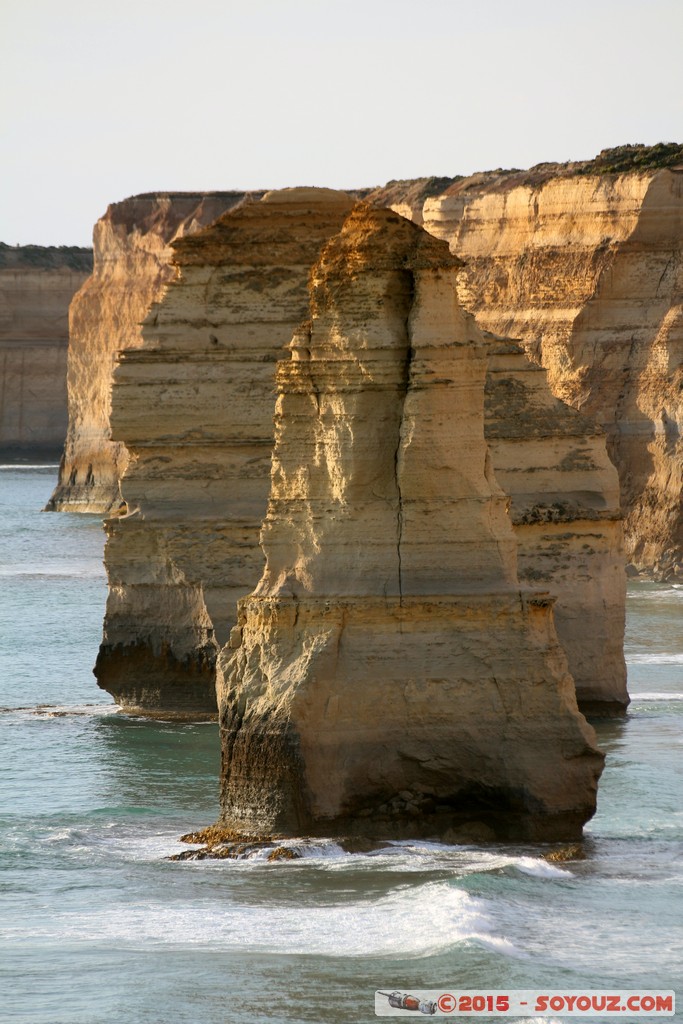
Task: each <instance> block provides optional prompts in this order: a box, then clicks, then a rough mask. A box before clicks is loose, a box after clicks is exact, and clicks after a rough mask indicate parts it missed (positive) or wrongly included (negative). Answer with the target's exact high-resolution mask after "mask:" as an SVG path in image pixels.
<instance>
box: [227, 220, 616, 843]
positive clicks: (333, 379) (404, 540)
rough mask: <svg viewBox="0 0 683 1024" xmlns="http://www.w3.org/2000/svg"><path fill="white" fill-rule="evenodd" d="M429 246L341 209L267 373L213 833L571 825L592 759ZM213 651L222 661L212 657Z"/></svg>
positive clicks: (550, 835) (507, 831)
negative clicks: (259, 477)
mask: <svg viewBox="0 0 683 1024" xmlns="http://www.w3.org/2000/svg"><path fill="white" fill-rule="evenodd" d="M455 272H456V264H455V261H454V260H453V258H452V257H451V256H450V255H449V253H448V249H447V247H446V246H445V245H441V244H439V243H438V242H437V241H436V240H433V239H431V238H430V237H429V236H428V235H427V234H426V233H425V232H423V231H421V230H420V229H419V228H417V227H415V226H414V225H412V224H411V223H409V222H408V221H406V220H404V219H402V218H401V217H398V216H397V215H396V214H394V213H392V212H390V211H373V210H371V209H370V208H369V207H362V208H360V209H358V210H356V211H355V212H354V213H353V214H352V215H351V216H350V217H349V219H348V220H347V222H346V223H345V225H344V228H343V230H342V232H341V234H340V235H339V236H338V237H337V238H335V239H333V240H332V241H331V242H330V243H329V244H328V245H327V246H326V248H325V249H324V250H323V254H322V256H321V258H320V261H319V263H318V264H317V266H316V267H315V268H314V271H313V274H312V279H311V308H310V316H311V320H310V322H309V323H308V324H306V325H305V326H304V327H303V328H301V329H300V330H298V331H297V332H296V333H295V335H294V340H293V341H292V343H291V359H290V360H289V361H284V362H283V363H281V365H280V368H279V371H278V392H279V395H278V402H277V407H276V420H275V449H274V453H273V467H272V476H271V494H270V499H269V503H268V513H267V516H266V520H265V522H264V526H263V531H262V546H263V550H264V553H265V557H266V565H265V569H264V572H263V575H262V577H261V580H260V582H259V584H258V586H257V587H256V589H255V591H254V593H253V594H252V595H251V596H250V597H249V598H247V599H245V600H244V601H243V602H241V605H240V617H239V623H238V626H237V627H236V628H235V629H234V630H233V633H232V636H231V642H230V647H229V648H228V649H227V650H226V651H225V652H224V654H223V656H222V659H221V672H220V683H219V707H220V721H221V734H222V745H223V774H222V817H221V823H220V824H221V825H222V826H223V827H226V828H229V829H232V830H234V831H235V832H236V833H241V834H243V835H259V836H262V835H264V834H270V835H278V834H280V835H282V834H284V835H287V834H294V835H301V834H307V835H337V834H345V833H349V832H350V833H354V834H365V835H368V836H372V837H375V838H382V837H387V836H394V837H396V836H417V835H423V836H424V835H453V834H456V835H457V834H458V830H459V829H464V830H465V832H468V831H471V829H472V828H473V826H476V827H479V828H481V827H482V826H483V827H485V828H488V829H490V830H491V834H492V835H493V834H495V835H497V836H501V837H505V838H531V839H565V838H570V837H576V836H578V835H580V832H581V826H582V824H583V822H584V821H585V820H586V819H587V818H588V817H590V815H591V814H592V813H593V809H594V806H595V794H596V783H597V778H598V776H599V773H600V770H601V764H602V758H601V755H599V753H598V752H597V751H596V750H595V748H594V746H593V740H594V735H593V732H592V730H591V729H590V728H589V727H588V726H587V724H586V722H585V719H584V718H583V717H582V716H581V715H580V714H579V712H578V711H577V707H576V698H575V695H574V687H573V683H572V679H571V676H570V675H569V673H568V671H567V663H566V659H565V657H564V653H563V651H562V649H561V647H560V645H559V643H558V641H557V638H556V635H555V631H554V627H553V620H552V612H551V605H552V601H551V599H550V597H549V596H548V594H547V593H541V592H539V591H535V590H522V589H520V586H519V583H518V580H517V573H516V550H517V544H516V540H515V536H514V533H513V530H512V526H511V523H510V520H509V518H508V516H507V513H506V505H507V498H506V496H505V494H504V493H503V491H502V490H501V489H500V488H499V487H498V485H497V483H496V481H495V478H494V475H493V471H492V467H491V460H490V458H489V455H488V451H487V446H486V442H485V439H484V412H483V405H484V403H483V398H484V387H485V378H486V345H485V342H484V340H483V339H482V336H481V334H480V332H479V331H478V329H477V327H476V325H475V323H474V321H473V319H472V318H471V317H469V316H467V315H466V314H464V313H463V311H462V310H461V309H460V308H459V306H458V304H457V301H456V297H455V287H454V277H455ZM233 651H234V653H233Z"/></svg>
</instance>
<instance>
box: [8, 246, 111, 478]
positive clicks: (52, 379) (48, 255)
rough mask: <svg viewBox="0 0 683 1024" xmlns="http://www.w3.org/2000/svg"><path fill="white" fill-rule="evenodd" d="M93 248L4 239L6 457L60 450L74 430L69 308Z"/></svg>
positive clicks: (53, 453) (33, 456) (89, 264)
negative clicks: (69, 402) (70, 423)
mask: <svg viewBox="0 0 683 1024" xmlns="http://www.w3.org/2000/svg"><path fill="white" fill-rule="evenodd" d="M91 267H92V252H91V251H90V250H89V249H80V248H76V247H66V246H62V247H60V248H55V247H52V246H50V247H43V246H38V245H25V246H17V247H12V246H9V245H4V244H2V243H0V457H1V458H3V459H8V458H9V459H14V458H21V459H27V458H28V459H36V458H38V459H43V458H53V459H54V458H59V455H60V453H61V449H62V446H63V444H64V437H65V435H66V426H67V412H66V360H67V342H68V322H67V313H68V309H69V303H70V302H71V299H72V297H73V295H74V293H75V292H76V291H77V290H78V289H79V288H80V287H81V285H82V284H83V282H84V281H85V279H86V277H87V276H88V274H89V272H90V269H91Z"/></svg>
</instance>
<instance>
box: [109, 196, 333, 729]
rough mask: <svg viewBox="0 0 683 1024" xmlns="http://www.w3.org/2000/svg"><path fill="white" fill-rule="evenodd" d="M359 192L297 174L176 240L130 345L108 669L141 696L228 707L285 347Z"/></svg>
mask: <svg viewBox="0 0 683 1024" xmlns="http://www.w3.org/2000/svg"><path fill="white" fill-rule="evenodd" d="M351 206H352V200H351V199H350V198H349V197H348V196H347V195H345V194H344V193H340V192H333V191H330V190H326V189H285V190H282V191H280V192H273V193H268V194H267V195H266V196H265V197H264V198H263V200H262V201H260V202H249V203H244V204H242V205H241V206H240V207H239V208H236V209H235V210H232V211H229V212H228V213H226V214H225V215H223V216H222V217H220V218H219V219H218V221H216V223H215V224H213V225H212V226H210V227H209V228H207V229H205V230H204V231H202V232H200V233H197V234H195V235H192V236H189V237H185V238H183V239H182V240H180V241H177V242H175V243H174V245H173V251H174V270H175V271H176V272H177V275H178V276H177V279H175V280H174V281H173V282H172V283H171V284H170V286H169V287H168V290H167V291H166V293H165V295H164V297H163V300H162V301H161V302H160V303H159V304H158V305H156V306H154V307H153V308H152V310H151V312H150V313H149V315H148V317H147V319H146V321H145V323H144V325H143V327H142V339H141V345H140V346H139V347H137V348H135V349H130V348H129V349H128V350H127V351H126V352H124V353H123V354H122V356H121V360H120V365H119V367H118V369H117V370H116V373H115V378H114V387H113V393H112V414H111V423H112V436H113V439H114V442H115V443H116V444H118V445H119V446H120V447H121V449H122V450H125V451H126V452H127V453H128V458H129V459H130V461H129V464H128V468H127V471H126V474H125V476H124V478H123V481H122V495H123V499H124V500H125V502H126V507H127V510H128V513H127V515H126V516H124V517H121V518H117V517H114V518H111V519H110V520H109V521H108V522H107V534H108V539H107V545H106V551H105V562H106V566H107V572H108V576H109V597H108V601H107V610H106V616H105V623H104V638H103V642H102V646H101V648H100V653H99V656H98V659H97V665H96V670H95V671H96V675H97V679H98V682H99V685H100V686H101V687H103V688H104V689H106V690H108V691H109V692H110V693H112V694H113V695H114V697H115V699H116V700H117V702H118V703H120V704H121V705H122V706H124V707H126V708H128V709H143V710H145V711H146V712H147V713H160V714H164V715H168V714H197V713H202V712H204V713H211V712H214V713H215V710H216V696H215V660H216V652H217V649H218V648H217V644H222V643H224V642H225V640H226V639H227V637H228V635H229V632H230V628H231V626H232V625H233V624H234V622H235V615H236V603H237V600H238V598H240V597H243V596H244V595H246V594H248V593H249V592H250V590H251V589H252V588H253V587H254V585H255V583H256V582H257V580H258V578H259V576H260V573H261V568H262V554H261V551H260V549H259V546H258V534H259V529H260V525H261V521H262V519H263V516H264V514H265V509H266V501H267V496H268V488H269V473H270V455H271V449H272V438H273V397H272V392H273V382H274V371H275V362H276V359H277V358H278V355H279V354H280V352H281V351H282V349H283V347H284V346H285V345H286V344H287V343H288V341H289V338H290V337H291V333H292V330H293V329H294V326H295V325H296V324H297V323H298V322H299V321H300V320H301V319H302V318H303V317H304V316H305V315H306V311H307V307H308V292H307V280H308V274H309V271H310V268H311V266H312V264H313V263H314V261H315V260H316V258H317V256H318V254H319V252H320V249H321V247H322V245H323V244H324V243H325V242H326V241H327V240H328V239H329V238H330V236H331V235H333V234H335V233H336V232H337V231H338V230H339V228H340V226H341V224H342V221H343V219H344V217H345V216H346V214H347V213H348V212H349V210H350V208H351Z"/></svg>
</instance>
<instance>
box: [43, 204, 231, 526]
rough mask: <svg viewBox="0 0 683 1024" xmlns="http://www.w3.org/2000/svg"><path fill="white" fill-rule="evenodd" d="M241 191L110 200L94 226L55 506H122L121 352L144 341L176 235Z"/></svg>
mask: <svg viewBox="0 0 683 1024" xmlns="http://www.w3.org/2000/svg"><path fill="white" fill-rule="evenodd" d="M244 196H245V193H244V192H204V193H202V192H164V193H149V194H147V195H140V196H133V197H132V198H130V199H124V200H123V201H122V202H120V203H113V204H112V205H111V206H109V208H108V209H107V212H106V213H105V215H104V216H103V217H102V218H100V220H98V221H97V223H96V224H95V228H94V231H93V245H94V259H95V262H94V269H93V272H92V275H91V276H90V277H89V278H88V280H87V281H85V283H84V284H83V286H82V288H81V289H80V291H79V292H78V293H77V294H76V296H75V297H74V299H73V302H72V303H71V307H70V310H69V355H68V381H67V384H68V401H69V424H68V432H67V436H66V443H65V446H64V456H63V460H62V465H61V467H60V472H59V483H58V485H57V487H56V489H55V491H54V494H53V495H52V498H51V500H50V502H49V504H48V509H49V510H51V511H67V512H98V513H103V512H109V511H111V510H112V509H116V508H118V507H120V506H121V504H122V499H121V495H120V492H119V480H120V478H121V476H122V474H123V472H124V470H125V468H126V465H127V463H128V453H127V452H126V449H125V446H124V445H123V444H122V443H121V442H120V441H115V440H113V439H112V436H111V424H110V415H111V389H112V374H113V371H114V366H115V362H116V358H117V354H118V353H119V352H121V351H124V350H126V349H134V348H139V347H140V346H141V345H142V343H143V342H142V331H141V325H142V321H143V320H144V319H145V317H146V316H147V314H148V312H149V310H150V307H151V306H152V303H154V302H156V301H157V300H158V299H160V298H161V296H162V294H163V292H164V289H165V287H166V285H167V284H168V283H169V282H170V281H172V280H173V278H174V276H175V268H174V267H173V266H172V265H171V257H172V253H173V250H172V248H171V245H172V242H173V241H174V239H178V238H182V237H184V236H186V235H189V234H193V233H194V232H196V231H199V230H201V228H203V227H205V226H206V225H207V224H210V223H211V222H212V221H214V220H216V218H217V217H219V216H220V215H221V214H222V213H224V212H225V211H226V210H228V209H230V208H231V207H233V206H235V205H236V204H238V203H240V202H241V201H242V200H243V199H244Z"/></svg>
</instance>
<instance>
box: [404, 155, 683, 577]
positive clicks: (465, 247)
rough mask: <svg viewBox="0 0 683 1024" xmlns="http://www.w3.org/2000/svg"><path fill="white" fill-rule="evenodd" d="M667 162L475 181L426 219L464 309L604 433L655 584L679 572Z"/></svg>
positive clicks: (680, 290)
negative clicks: (456, 271) (448, 254)
mask: <svg viewBox="0 0 683 1024" xmlns="http://www.w3.org/2000/svg"><path fill="white" fill-rule="evenodd" d="M635 149H636V150H638V148H637V147H635ZM641 149H642V147H641ZM674 150H676V152H674V151H673V150H672V154H673V155H672V157H671V159H672V160H675V159H678V160H679V161H681V164H682V167H679V168H678V169H676V167H675V166H674V167H670V168H664V169H658V168H657V167H654V168H647V167H646V169H643V164H646V163H647V161H646V160H641V162H638V160H637V159H635V158H633V155H632V159H631V166H630V167H628V164H627V163H625V162H624V161H622V162H621V163H619V161H618V160H617V161H612V162H609V160H607V158H605V159H603V160H602V161H600V160H598V161H596V162H594V163H591V164H584V165H568V166H564V167H562V166H557V165H541V167H539V168H535V169H533V170H532V171H531V172H492V173H489V174H488V175H479V176H474V177H473V178H470V179H463V180H461V181H458V182H455V183H454V184H453V185H451V186H450V187H449V188H448V189H446V190H445V192H444V193H443V194H442V195H441V196H438V197H432V198H428V199H427V200H426V201H425V204H424V209H423V219H424V225H425V227H426V228H427V230H429V231H430V232H432V233H433V234H435V235H436V236H437V237H439V238H443V239H447V240H448V241H449V243H450V246H451V250H452V251H453V252H454V253H457V254H458V255H459V256H461V257H462V258H463V259H464V260H465V268H464V270H463V272H462V274H461V276H460V279H459V289H458V291H459V296H460V299H461V301H462V303H463V304H464V305H465V307H466V308H467V309H469V310H471V311H472V312H473V313H474V314H475V315H476V317H477V319H478V321H479V323H480V324H481V325H482V326H483V327H485V328H487V329H489V330H491V331H494V332H495V333H497V334H502V335H506V336H509V337H514V338H519V339H521V341H522V344H523V345H524V347H525V349H526V351H527V352H528V353H529V354H530V355H531V356H532V357H533V358H535V359H537V360H538V361H539V362H541V363H542V364H543V366H545V367H546V368H547V370H548V376H549V381H550V385H551V387H552V389H553V392H554V393H555V394H556V395H557V396H558V397H560V398H562V399H564V400H565V401H567V402H569V403H570V404H571V405H572V406H574V407H575V408H576V409H578V410H580V411H581V412H582V413H584V414H585V415H586V416H588V417H590V418H593V419H595V420H596V422H598V423H599V424H600V425H601V426H602V427H603V428H604V430H605V432H606V434H607V438H608V444H609V451H610V455H611V457H612V459H613V461H614V462H615V464H616V466H617V468H618V471H619V478H620V486H621V501H622V507H623V511H624V513H625V516H626V542H627V549H628V553H629V556H630V558H631V559H632V560H633V561H634V562H635V563H636V564H637V565H638V566H639V567H641V568H649V569H654V570H655V571H657V572H662V571H663V572H666V571H667V570H668V569H670V568H671V567H672V565H673V564H674V563H679V562H683V521H682V518H681V516H682V511H681V509H682V506H681V501H680V494H681V454H682V453H681V447H680V441H679V432H680V426H681V422H682V416H683V409H682V407H681V399H680V393H681V383H682V382H683V370H682V368H681V367H682V356H683V348H682V346H683V269H682V267H683V262H682V260H681V240H682V239H683V219H682V217H683V214H682V211H683V151H681V152H680V153H679V152H678V151H679V150H680V147H678V149H677V148H676V147H674ZM677 154H678V155H677ZM636 156H637V153H636ZM622 165H623V166H626V167H627V168H628V169H627V171H626V172H625V173H616V172H617V171H618V169H619V167H620V166H622ZM606 169H608V170H609V169H612V172H611V173H604V172H605V170H606ZM682 568H683V567H682Z"/></svg>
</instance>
